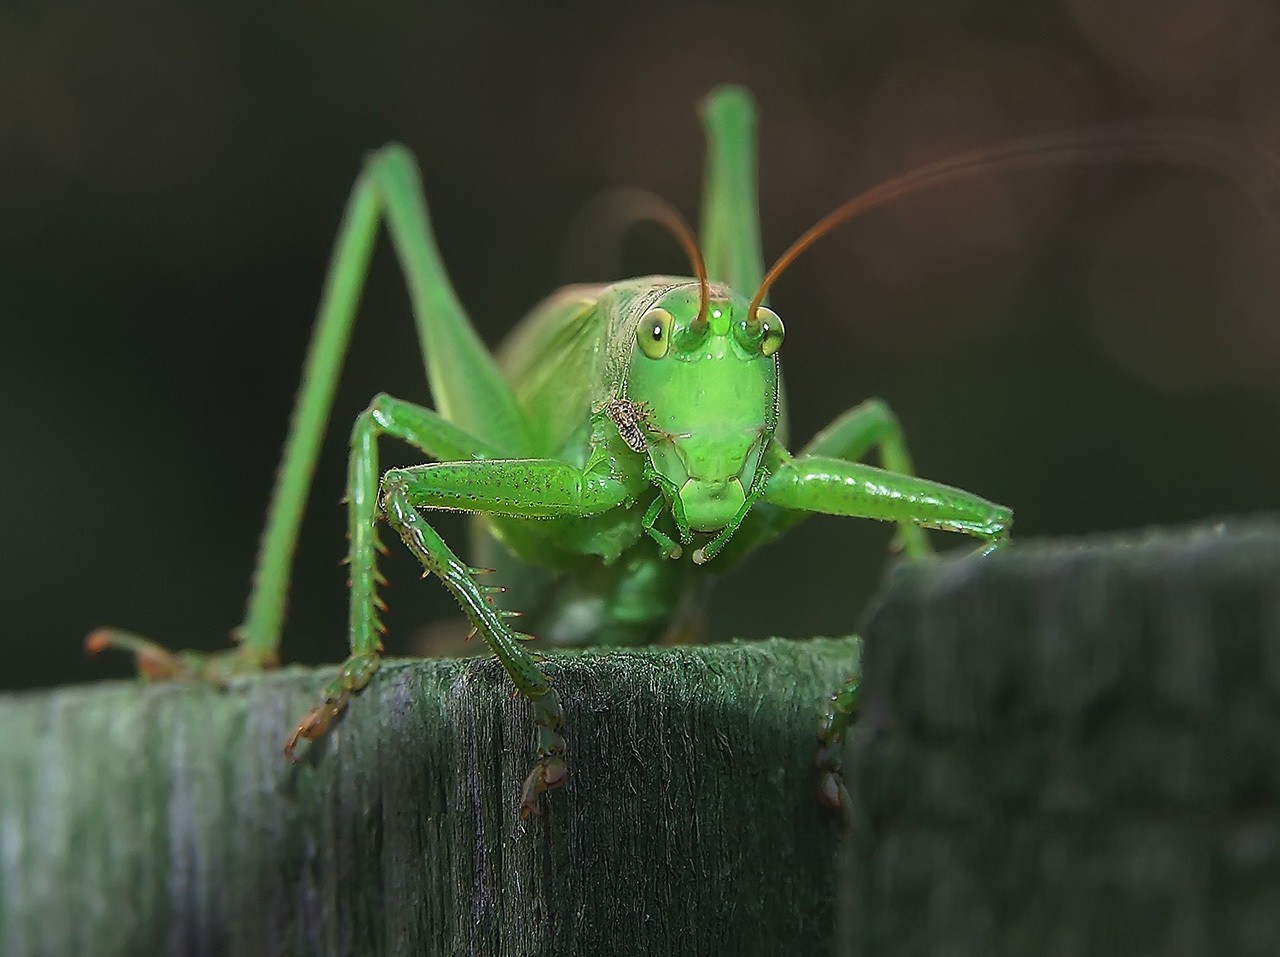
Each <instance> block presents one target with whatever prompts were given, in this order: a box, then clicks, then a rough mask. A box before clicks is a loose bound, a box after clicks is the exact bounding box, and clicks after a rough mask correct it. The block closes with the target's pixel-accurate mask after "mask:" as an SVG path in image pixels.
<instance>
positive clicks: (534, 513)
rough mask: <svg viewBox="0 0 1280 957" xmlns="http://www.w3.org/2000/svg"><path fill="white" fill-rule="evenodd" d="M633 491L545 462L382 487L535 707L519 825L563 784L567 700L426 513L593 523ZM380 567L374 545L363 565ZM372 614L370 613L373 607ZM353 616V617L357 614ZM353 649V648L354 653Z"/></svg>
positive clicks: (412, 472) (498, 464) (419, 552)
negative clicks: (582, 518)
mask: <svg viewBox="0 0 1280 957" xmlns="http://www.w3.org/2000/svg"><path fill="white" fill-rule="evenodd" d="M634 491H635V490H634V489H632V488H630V487H628V485H627V484H626V483H625V482H624V481H622V480H620V479H619V478H618V477H616V476H614V475H611V474H609V473H608V472H607V471H601V472H596V471H584V470H583V469H580V468H577V467H576V466H573V465H569V464H566V463H564V462H558V461H555V460H547V459H527V460H520V459H517V460H503V461H493V462H445V463H439V464H434V465H423V466H418V467H416V468H407V469H393V470H391V471H389V472H387V473H386V475H384V476H383V478H382V511H383V513H384V514H385V516H386V519H387V522H388V523H389V524H390V525H391V526H392V527H393V528H394V529H395V530H396V531H397V532H398V533H399V535H400V538H401V539H402V540H403V541H404V543H405V545H406V547H408V549H409V550H410V551H411V552H413V554H414V555H415V556H416V557H417V559H418V561H420V562H421V563H422V566H423V568H424V569H426V571H427V572H429V573H433V574H435V575H437V576H438V577H439V578H440V580H441V581H442V582H443V583H444V585H445V587H446V588H448V589H449V591H450V592H451V593H452V594H453V596H454V598H456V599H457V601H458V603H459V604H460V605H461V606H462V609H463V611H464V612H465V613H466V615H467V617H468V618H469V619H470V621H471V625H472V627H473V628H474V629H475V630H476V633H477V634H479V635H480V637H481V638H483V639H484V641H485V643H486V644H488V645H489V647H490V649H491V650H492V651H493V653H494V655H495V656H496V657H497V658H498V660H499V662H501V664H502V667H503V668H504V669H505V670H506V672H507V674H508V675H509V676H510V677H511V681H512V683H513V684H514V685H515V686H516V690H518V691H519V692H520V693H521V694H522V695H524V696H525V697H526V698H528V699H529V700H530V702H531V703H532V705H533V715H534V725H535V727H536V728H537V745H536V760H535V763H534V766H533V769H532V770H531V771H530V772H529V775H528V777H527V778H526V779H525V784H524V789H523V793H522V795H521V802H520V814H521V816H522V817H528V816H530V815H536V814H537V813H538V805H537V801H538V796H539V795H540V794H542V793H543V792H544V791H547V790H550V789H551V788H554V787H558V786H559V785H560V784H562V783H564V779H565V777H566V776H567V774H568V769H567V767H566V765H565V761H564V748H565V743H564V738H563V736H562V735H561V730H562V727H563V724H564V712H563V709H562V708H561V706H560V698H559V696H558V695H557V694H556V692H555V689H554V688H552V687H551V683H550V682H549V681H548V680H547V677H546V675H545V674H543V672H542V669H541V668H539V667H538V663H537V661H536V660H535V658H534V656H533V655H532V654H530V653H529V652H528V651H526V650H525V649H524V648H523V647H522V646H521V639H524V638H527V637H528V636H527V635H524V634H521V633H520V632H517V631H515V630H514V629H512V628H511V626H510V625H509V624H508V619H509V618H511V617H513V615H514V613H513V612H510V611H505V610H503V609H500V608H497V607H495V605H494V603H493V600H492V594H491V591H492V586H484V585H481V584H479V583H478V582H477V581H476V579H475V573H476V569H473V568H471V567H470V566H468V565H467V564H466V563H464V562H463V561H462V560H461V559H459V558H458V557H457V555H455V554H454V552H453V550H452V549H450V548H449V546H448V545H446V544H445V542H444V541H443V539H441V538H440V536H439V535H437V534H436V532H435V530H434V529H433V528H432V527H431V525H430V524H429V523H428V522H427V520H426V519H424V518H423V517H422V515H421V514H419V512H418V509H419V508H438V509H446V510H465V511H469V512H481V513H484V514H490V515H493V514H497V515H508V516H514V517H521V518H538V517H555V516H564V515H568V516H575V517H580V516H588V515H594V514H598V513H600V512H605V511H608V510H609V509H612V508H616V507H618V506H620V505H622V504H623V503H624V502H625V501H626V500H627V499H628V498H629V497H631V496H632V495H633V494H634ZM373 560H374V554H373V543H372V541H370V542H369V544H368V545H366V546H365V554H363V555H359V556H357V555H355V554H354V550H353V555H352V565H353V566H354V565H355V564H356V563H357V562H361V563H364V562H366V561H367V562H369V563H370V564H372V562H373ZM370 612H371V613H372V606H370ZM353 614H354V612H353ZM353 650H354V646H353Z"/></svg>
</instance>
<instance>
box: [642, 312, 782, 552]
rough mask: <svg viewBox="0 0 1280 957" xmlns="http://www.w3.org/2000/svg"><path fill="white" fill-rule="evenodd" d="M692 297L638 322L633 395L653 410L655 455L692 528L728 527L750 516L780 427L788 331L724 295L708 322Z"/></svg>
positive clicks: (651, 427) (653, 459)
mask: <svg viewBox="0 0 1280 957" xmlns="http://www.w3.org/2000/svg"><path fill="white" fill-rule="evenodd" d="M700 306H701V303H700V301H699V298H698V296H697V295H696V294H693V293H691V292H689V291H688V290H687V289H680V290H676V291H673V292H672V293H670V294H668V295H667V296H665V297H663V299H662V300H660V301H659V302H658V303H657V304H656V305H654V306H652V307H650V308H649V309H647V310H646V311H645V312H644V313H643V314H642V315H640V316H639V317H638V318H637V320H636V326H635V329H636V349H635V350H634V352H633V355H632V359H631V367H630V371H629V375H628V379H627V397H628V398H629V399H631V400H632V401H634V402H643V403H645V404H646V406H647V408H648V412H649V414H648V416H647V421H646V426H647V430H648V443H647V445H648V454H649V459H650V461H651V462H652V463H653V467H654V468H655V469H656V470H657V471H658V472H659V473H660V474H661V475H662V476H663V477H665V478H666V479H667V480H668V481H670V482H671V483H672V484H674V486H675V487H676V489H678V490H679V495H680V502H681V504H682V505H683V508H684V512H685V517H686V518H687V520H688V522H689V527H690V528H692V529H693V530H694V531H699V532H714V531H718V530H720V529H722V528H724V527H725V526H726V525H728V524H729V522H730V521H731V520H732V519H733V517H734V516H735V515H736V514H737V513H738V511H739V510H740V509H741V508H742V506H743V504H744V503H745V502H746V496H747V493H748V492H749V490H750V489H751V484H752V482H753V481H754V480H755V477H756V470H757V468H758V467H759V464H760V456H761V454H762V453H763V451H764V447H765V445H766V444H767V442H768V440H769V437H770V436H771V435H772V434H773V430H774V428H775V426H776V425H777V418H778V416H777V395H778V361H777V357H776V353H777V350H778V346H779V345H780V344H781V342H782V323H781V321H780V320H779V319H778V317H777V316H776V315H775V314H774V313H772V312H770V311H769V310H767V309H761V310H759V314H758V317H757V319H756V321H754V322H752V321H751V320H749V319H748V304H747V302H746V300H745V299H743V298H742V297H740V296H735V295H733V294H732V293H730V292H729V290H727V289H724V288H723V287H716V288H715V290H714V292H713V295H712V298H711V300H710V302H709V304H708V307H707V310H706V316H705V318H700V317H699V310H700Z"/></svg>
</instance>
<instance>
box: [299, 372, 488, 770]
mask: <svg viewBox="0 0 1280 957" xmlns="http://www.w3.org/2000/svg"><path fill="white" fill-rule="evenodd" d="M384 435H385V436H390V437H392V438H396V439H400V440H401V441H403V442H407V443H408V444H410V445H412V446H414V447H415V448H417V449H419V450H420V451H422V452H425V453H426V454H427V455H429V456H431V457H432V458H437V459H440V458H447V459H467V458H472V459H483V458H488V457H494V456H496V455H497V454H498V453H497V451H496V450H495V449H494V448H493V447H492V446H490V445H488V444H487V443H486V442H484V441H482V440H480V439H477V438H476V437H475V436H472V435H469V434H467V433H466V432H465V431H464V430H462V429H460V428H458V426H456V425H454V424H453V423H451V422H449V421H447V420H446V419H445V418H444V417H443V416H441V415H440V414H439V413H438V412H434V411H433V410H431V409H425V408H423V407H422V406H418V405H414V404H413V403H411V402H404V401H402V400H400V399H395V398H392V397H391V396H389V395H386V394H379V395H378V396H376V397H375V398H374V399H373V401H372V402H371V403H369V407H368V408H367V409H365V410H364V411H363V412H361V413H360V415H359V416H358V417H357V418H356V422H355V426H354V427H353V428H352V430H351V454H350V457H349V459H348V465H347V538H348V540H349V543H350V544H349V551H348V554H347V562H348V564H350V566H351V582H350V587H351V614H350V619H349V631H348V633H349V635H350V639H351V656H350V657H349V658H348V659H347V660H346V662H344V663H343V665H342V667H341V669H340V670H339V672H338V676H337V677H336V678H335V679H334V680H333V681H331V682H330V683H329V684H328V685H327V686H326V687H325V689H324V691H323V693H322V697H321V701H320V704H318V705H317V706H316V707H315V708H313V709H312V710H311V711H309V712H308V713H307V715H306V716H305V717H304V718H303V719H302V720H301V721H300V722H298V725H297V727H296V728H294V730H293V733H292V734H290V735H289V738H288V740H287V741H286V742H285V746H284V753H285V757H287V758H288V759H289V760H290V761H292V760H294V748H295V746H296V745H297V743H298V740H299V739H300V738H317V737H319V736H320V735H322V734H324V733H325V731H327V730H328V728H329V725H330V724H331V723H332V722H333V720H334V718H336V717H337V716H338V715H339V714H341V713H342V711H343V709H344V708H346V706H347V703H348V702H349V701H350V700H351V697H352V695H354V694H357V693H358V692H360V691H361V690H362V689H363V688H364V687H365V686H366V685H367V684H368V683H369V681H370V679H372V677H373V675H374V673H375V672H376V671H377V670H378V666H379V664H380V663H381V656H382V637H381V636H382V634H383V632H384V628H383V626H382V622H381V620H380V619H379V617H378V612H379V611H380V610H382V609H384V608H385V607H386V606H385V605H384V604H383V603H382V600H381V599H380V598H379V597H378V586H379V585H381V584H385V579H384V578H383V577H382V575H381V573H380V572H379V571H378V566H377V558H378V552H379V551H385V549H384V548H383V546H382V543H381V542H380V541H379V540H378V532H377V520H378V507H379V506H378V477H379V466H378V438H379V437H380V436H384Z"/></svg>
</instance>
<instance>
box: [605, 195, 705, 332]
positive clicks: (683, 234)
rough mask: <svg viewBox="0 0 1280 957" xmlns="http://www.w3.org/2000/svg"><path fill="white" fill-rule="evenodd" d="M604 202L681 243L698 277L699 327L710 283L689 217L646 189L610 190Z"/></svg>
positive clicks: (622, 216) (626, 217) (624, 217)
mask: <svg viewBox="0 0 1280 957" xmlns="http://www.w3.org/2000/svg"><path fill="white" fill-rule="evenodd" d="M604 200H605V202H606V203H607V205H608V207H609V208H610V210H611V211H612V212H614V213H615V214H616V215H617V216H618V218H620V219H622V220H624V221H629V222H640V221H644V220H647V221H649V222H651V223H656V224H658V225H659V226H661V227H663V228H664V229H665V230H666V231H667V232H668V233H669V234H670V235H671V237H672V238H673V239H675V241H676V242H678V243H679V244H680V245H681V247H683V249H684V252H685V255H686V256H687V257H688V258H689V265H690V266H692V267H693V274H694V275H695V276H697V277H698V294H699V297H700V298H699V306H698V315H697V318H695V319H694V321H693V324H694V327H695V328H700V327H701V326H702V325H703V324H704V323H705V322H706V321H707V312H708V310H709V309H710V307H711V286H710V284H709V283H708V281H707V264H706V261H705V260H704V259H703V258H702V250H701V249H699V248H698V240H697V239H696V238H695V237H694V235H693V229H692V228H691V227H690V226H689V222H688V220H686V219H685V218H684V216H682V215H681V214H680V210H678V209H676V208H675V207H674V206H672V205H671V204H670V203H669V202H667V201H666V200H665V199H663V198H662V197H661V196H659V195H658V194H657V193H651V192H649V191H648V190H647V189H635V188H630V187H624V188H622V189H616V190H612V191H610V192H609V193H607V194H606V195H605V197H604Z"/></svg>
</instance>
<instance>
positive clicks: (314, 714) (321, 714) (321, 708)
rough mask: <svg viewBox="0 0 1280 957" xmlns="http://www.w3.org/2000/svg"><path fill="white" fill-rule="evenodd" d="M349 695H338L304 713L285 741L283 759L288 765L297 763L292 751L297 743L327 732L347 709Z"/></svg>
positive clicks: (296, 757)
mask: <svg viewBox="0 0 1280 957" xmlns="http://www.w3.org/2000/svg"><path fill="white" fill-rule="evenodd" d="M350 698H351V695H350V694H346V693H344V694H342V695H339V696H338V697H337V698H336V699H334V700H332V701H325V702H324V703H323V704H319V705H317V706H316V707H314V708H312V709H311V710H310V711H308V712H307V713H306V715H305V716H304V717H303V719H302V720H301V721H299V722H298V726H297V727H296V728H294V729H293V733H291V734H290V735H289V737H288V738H287V739H286V740H285V743H284V757H285V760H286V761H288V762H289V763H290V764H297V763H298V756H297V755H296V754H295V753H294V750H295V749H296V748H297V746H298V742H299V741H300V740H301V739H303V738H306V739H307V740H308V741H314V740H315V739H316V738H319V737H321V736H322V735H323V734H324V733H325V732H326V731H328V730H329V725H331V724H332V723H333V720H334V719H335V718H336V717H337V716H338V715H340V714H342V712H343V710H344V709H345V708H346V707H347V701H348V700H350Z"/></svg>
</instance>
